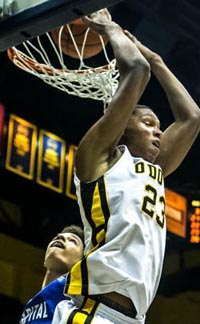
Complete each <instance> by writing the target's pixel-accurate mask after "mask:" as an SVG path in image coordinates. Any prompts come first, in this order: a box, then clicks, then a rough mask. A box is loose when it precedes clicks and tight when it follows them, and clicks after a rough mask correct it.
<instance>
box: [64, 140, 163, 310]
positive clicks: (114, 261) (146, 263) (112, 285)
mask: <svg viewBox="0 0 200 324" xmlns="http://www.w3.org/2000/svg"><path fill="white" fill-rule="evenodd" d="M119 148H120V150H121V151H123V154H122V156H121V157H120V159H119V160H118V161H117V162H116V164H115V165H114V166H113V167H112V168H111V169H109V170H108V171H107V172H106V173H105V174H104V175H103V176H102V177H101V178H99V179H97V180H96V181H92V182H89V183H82V182H80V181H79V179H78V178H77V176H75V185H76V193H77V197H78V203H79V206H80V212H81V217H82V222H83V225H84V231H85V243H86V247H85V257H84V258H83V259H82V260H81V261H80V262H78V263H77V264H76V265H75V266H74V267H73V268H72V270H71V272H70V275H69V276H68V280H67V284H66V293H68V294H82V295H93V294H100V293H107V292H111V291H116V292H118V293H120V294H122V295H125V296H127V297H128V298H130V299H131V300H132V301H133V303H134V305H135V307H136V309H137V312H138V314H139V315H140V314H145V313H146V311H147V309H148V308H149V306H150V304H151V302H152V300H153V298H154V296H155V293H156V291H157V288H158V284H159V281H160V276H161V271H162V265H163V259H164V252H165V241H166V221H165V215H164V207H165V198H164V180H163V175H162V170H161V168H160V167H159V166H158V165H153V164H151V163H150V162H147V161H145V160H143V159H142V158H134V157H132V156H131V154H130V152H129V150H128V149H127V147H126V146H120V147H119Z"/></svg>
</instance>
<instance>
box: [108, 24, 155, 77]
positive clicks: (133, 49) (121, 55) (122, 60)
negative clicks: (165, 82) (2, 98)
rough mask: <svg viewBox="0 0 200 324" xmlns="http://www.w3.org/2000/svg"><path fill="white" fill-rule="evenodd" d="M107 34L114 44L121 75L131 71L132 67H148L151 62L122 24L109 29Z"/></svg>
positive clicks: (112, 44)
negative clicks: (123, 28)
mask: <svg viewBox="0 0 200 324" xmlns="http://www.w3.org/2000/svg"><path fill="white" fill-rule="evenodd" d="M107 36H108V38H109V42H110V44H111V46H112V49H113V52H114V56H115V58H116V59H117V65H118V68H119V70H120V75H121V76H122V74H123V73H126V72H127V71H130V69H131V68H132V67H133V68H137V67H140V66H144V67H147V70H149V68H150V67H149V64H148V62H147V60H146V59H145V57H144V56H143V55H142V54H141V52H140V51H139V49H138V48H137V46H136V45H135V44H134V43H133V42H132V41H131V40H130V39H128V38H127V36H126V35H125V34H124V32H123V30H122V29H121V27H120V26H115V27H114V28H112V29H108V31H107Z"/></svg>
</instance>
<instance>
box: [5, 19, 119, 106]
mask: <svg viewBox="0 0 200 324" xmlns="http://www.w3.org/2000/svg"><path fill="white" fill-rule="evenodd" d="M63 28H64V26H61V27H60V29H59V39H58V43H59V44H58V47H56V45H55V43H54V41H53V39H52V36H51V34H50V32H46V33H45V34H44V35H42V36H37V37H36V38H35V39H34V42H35V44H34V42H33V41H30V40H27V41H25V42H23V43H22V44H21V45H20V49H19V48H16V47H12V48H10V49H8V50H7V54H8V57H9V58H10V60H11V61H12V62H13V63H14V64H15V65H16V66H17V67H19V68H20V69H22V70H24V71H25V72H28V73H30V74H32V75H34V76H36V77H38V78H40V79H41V80H43V81H44V82H45V83H47V84H49V85H50V86H52V87H55V88H57V89H59V90H61V91H64V92H66V93H68V94H70V95H74V96H78V97H81V98H91V99H94V100H100V101H103V102H104V105H107V103H108V102H110V100H111V99H112V97H113V95H114V93H115V91H116V89H117V87H118V78H119V71H118V69H117V67H116V60H115V59H112V60H110V59H109V58H108V54H107V51H106V47H105V43H104V39H103V37H102V36H100V35H99V38H100V41H101V43H102V52H103V53H104V57H105V65H102V66H100V67H91V66H88V65H86V64H85V62H84V58H83V56H84V46H85V44H86V42H87V35H88V32H89V30H90V28H89V27H88V28H87V31H86V33H85V37H84V41H83V44H82V48H81V51H80V48H78V46H77V44H76V41H75V38H74V36H73V33H72V31H71V29H70V25H69V24H67V28H68V31H69V34H70V37H71V38H72V41H73V43H74V46H75V48H76V51H77V56H78V58H79V59H78V60H77V59H76V61H78V67H77V68H76V69H70V68H69V67H68V66H67V64H66V61H67V56H65V55H63V52H62V47H61V35H62V32H63ZM44 39H45V42H44ZM47 42H48V46H50V47H49V48H50V51H49V49H48V50H47V49H45V48H46V46H47ZM45 44H46V45H45ZM48 46H47V47H48ZM21 47H22V50H21ZM50 52H51V54H52V53H53V55H54V58H53V62H54V63H52V59H50V56H51V55H50ZM56 65H57V66H58V67H56Z"/></svg>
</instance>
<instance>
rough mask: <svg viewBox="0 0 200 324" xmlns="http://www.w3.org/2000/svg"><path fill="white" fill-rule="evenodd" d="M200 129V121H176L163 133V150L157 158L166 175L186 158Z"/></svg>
mask: <svg viewBox="0 0 200 324" xmlns="http://www.w3.org/2000/svg"><path fill="white" fill-rule="evenodd" d="M199 130H200V124H199V123H196V124H195V123H193V125H191V121H188V122H184V123H182V122H180V123H179V122H175V123H173V124H172V125H170V126H169V127H168V128H167V129H166V130H165V132H164V133H163V135H162V139H161V151H160V154H159V156H158V157H157V159H156V161H155V162H156V163H157V164H159V165H160V166H161V167H162V169H163V173H164V175H165V177H166V176H167V175H169V174H171V173H172V172H173V171H175V170H176V169H177V167H178V166H179V165H180V164H181V162H182V161H183V160H184V158H185V156H186V155H187V153H188V151H189V150H190V148H191V146H192V144H193V143H194V141H195V139H196V137H197V135H198V133H199Z"/></svg>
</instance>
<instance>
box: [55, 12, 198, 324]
mask: <svg viewBox="0 0 200 324" xmlns="http://www.w3.org/2000/svg"><path fill="white" fill-rule="evenodd" d="M84 21H85V22H87V24H88V25H89V26H90V27H91V28H92V29H93V30H94V31H96V32H97V33H99V34H101V35H107V36H108V38H109V42H110V44H111V46H112V48H113V51H114V55H115V57H116V59H117V64H118V67H119V71H120V82H119V87H118V90H117V92H116V93H115V95H114V97H113V99H112V101H111V102H110V103H109V106H108V109H107V111H106V112H105V114H104V116H102V117H101V118H100V119H99V120H98V121H97V122H96V123H95V124H94V125H93V126H92V127H91V128H90V129H89V131H88V132H87V133H86V134H85V136H84V137H83V139H82V140H81V142H80V144H79V147H78V151H77V155H76V162H75V172H76V175H75V185H76V192H77V197H78V203H79V206H80V212H81V216H82V221H83V224H84V231H85V244H86V248H85V252H86V254H85V257H84V258H83V259H82V260H81V261H80V262H78V263H77V264H76V265H75V266H74V267H73V268H72V270H71V271H70V275H69V276H68V280H67V283H66V289H65V292H66V293H68V294H71V295H84V296H85V298H84V302H83V304H82V306H81V307H76V305H75V304H73V303H71V304H70V305H69V304H67V303H66V305H65V306H63V307H62V309H61V308H60V310H61V313H59V310H58V313H57V315H56V316H57V317H56V318H54V319H56V321H55V322H54V321H53V323H58V322H59V323H73V324H75V323H77V324H81V323H92V324H97V323H102V324H106V323H114V324H122V323H130V324H133V323H140V324H141V323H144V322H145V316H146V312H147V310H148V308H149V306H150V304H151V303H152V301H153V299H154V297H155V294H156V291H157V287H158V284H159V280H160V276H161V271H162V265H163V259H164V251H165V239H166V220H165V214H164V208H165V195H164V177H166V176H168V175H169V174H171V173H172V172H173V171H174V170H176V168H177V167H178V166H179V165H180V163H181V162H182V161H183V159H184V157H185V156H186V154H187V152H188V151H189V149H190V148H191V146H192V144H193V142H194V141H195V139H196V137H197V135H198V133H199V130H200V110H199V107H198V106H197V105H196V103H195V102H194V101H193V99H192V98H191V96H190V95H189V93H188V92H187V90H186V89H185V88H184V86H183V85H182V84H181V83H180V82H179V80H178V79H177V78H176V77H175V76H174V75H173V74H172V72H171V71H170V70H169V69H168V67H167V66H166V64H165V63H164V62H163V60H162V58H161V57H160V56H159V55H157V54H156V53H154V52H152V51H151V50H150V49H148V48H147V47H145V46H144V45H142V44H141V43H140V42H138V41H137V39H135V38H134V37H133V36H132V35H131V34H130V33H129V32H128V31H125V32H124V31H123V30H122V29H121V28H120V27H119V26H118V25H117V24H116V23H114V22H111V21H109V20H108V18H107V16H106V14H105V13H104V12H103V11H101V12H100V13H98V14H97V15H96V16H93V17H92V18H88V17H87V18H85V19H84ZM151 73H152V74H154V76H155V77H156V78H157V80H158V81H159V82H160V84H161V86H162V88H163V89H164V91H165V93H166V95H167V98H168V101H169V104H170V107H171V110H172V113H173V115H174V122H173V123H172V124H171V125H170V126H169V127H168V128H167V129H166V130H165V131H163V132H162V131H161V129H160V122H159V119H158V117H157V116H156V115H155V113H154V112H153V111H152V110H151V109H150V108H149V107H147V106H141V105H138V102H139V100H140V98H141V96H142V94H143V92H144V90H145V88H146V86H147V84H148V82H149V80H150V76H151ZM119 144H120V145H119ZM59 316H60V317H59Z"/></svg>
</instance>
